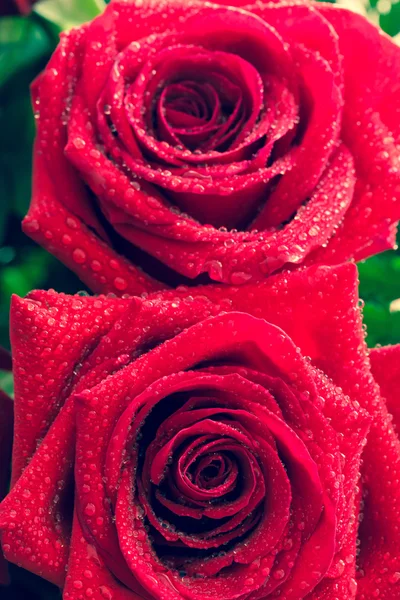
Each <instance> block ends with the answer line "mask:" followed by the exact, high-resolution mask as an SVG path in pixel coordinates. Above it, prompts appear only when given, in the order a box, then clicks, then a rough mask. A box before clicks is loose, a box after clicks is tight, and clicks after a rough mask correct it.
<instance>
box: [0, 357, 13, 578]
mask: <svg viewBox="0 0 400 600" xmlns="http://www.w3.org/2000/svg"><path fill="white" fill-rule="evenodd" d="M11 366H12V363H11V354H10V353H9V352H7V351H6V350H4V349H3V348H1V347H0V370H1V371H11ZM12 438H13V402H12V400H11V398H9V396H8V395H7V394H6V393H5V392H4V391H3V390H1V389H0V500H3V498H4V497H5V496H6V494H7V491H8V484H9V477H10V473H9V465H10V461H11V448H12ZM7 583H8V571H7V563H6V561H5V559H4V556H3V553H2V552H1V549H0V585H5V584H7Z"/></svg>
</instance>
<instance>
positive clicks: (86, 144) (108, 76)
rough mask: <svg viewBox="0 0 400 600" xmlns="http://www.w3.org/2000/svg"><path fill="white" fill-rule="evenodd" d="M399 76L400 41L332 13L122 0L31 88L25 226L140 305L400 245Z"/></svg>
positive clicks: (82, 272) (91, 281) (59, 53)
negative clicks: (202, 286) (147, 295)
mask: <svg viewBox="0 0 400 600" xmlns="http://www.w3.org/2000/svg"><path fill="white" fill-rule="evenodd" d="M225 4H234V5H235V6H227V5H225ZM399 73H400V49H399V48H398V47H397V46H396V45H395V44H394V43H393V42H392V41H391V40H390V38H389V37H387V36H385V35H384V34H382V32H380V31H379V30H378V29H377V28H376V27H375V26H373V25H371V24H370V23H368V22H367V20H366V19H364V18H363V17H360V16H359V15H356V14H353V13H351V12H349V11H346V10H344V9H338V8H336V7H333V6H332V5H330V4H329V5H328V4H320V3H313V2H311V3H309V2H299V3H298V2H293V3H290V2H289V3H287V2H283V3H262V2H257V3H255V4H253V5H245V4H244V3H243V6H242V3H241V2H240V1H238V2H236V1H235V0H232V3H230V2H228V3H225V2H222V4H212V3H208V2H207V3H206V2H202V1H197V0H194V1H191V0H190V1H187V0H175V1H171V2H163V1H159V0H154V1H152V0H144V1H143V0H136V1H126V0H125V1H122V0H114V1H113V2H111V4H110V5H109V6H108V7H107V8H106V9H105V12H104V13H103V14H102V15H101V16H99V17H98V18H96V19H95V20H94V21H93V22H91V23H89V24H85V25H83V26H82V27H79V28H77V29H73V30H72V31H70V32H69V33H68V34H64V35H63V36H62V38H61V42H60V45H59V47H58V49H57V50H56V52H55V53H54V56H53V57H52V59H51V61H50V63H49V65H48V67H47V68H46V70H45V71H44V73H43V74H42V75H41V76H40V77H39V78H38V80H37V81H36V82H35V84H34V86H33V103H34V110H35V113H36V118H37V125H38V129H37V140H36V146H35V152H34V154H35V156H34V159H35V167H34V184H33V197H32V203H31V207H30V210H29V214H28V216H27V218H26V219H25V223H24V230H25V231H26V233H28V234H29V235H30V236H31V237H33V238H34V239H35V240H37V241H38V242H39V243H41V244H43V245H44V246H45V247H46V248H47V249H48V250H49V251H51V252H52V253H54V254H55V255H56V256H57V257H58V258H60V259H61V260H62V261H64V262H65V263H66V264H67V265H68V266H69V268H71V269H73V270H74V271H75V272H76V273H77V274H78V275H79V277H80V278H81V279H82V280H83V281H84V282H86V284H87V285H88V286H89V287H90V288H91V289H92V290H94V291H96V292H109V291H111V292H114V293H121V292H122V293H128V292H129V293H133V294H136V293H141V292H142V291H144V290H145V289H147V288H149V287H151V288H152V289H153V290H155V289H159V288H160V287H165V286H175V285H177V284H182V283H185V284H188V283H189V282H190V281H193V280H195V281H196V282H197V283H199V282H200V283H207V282H209V281H210V279H211V280H215V281H221V282H224V283H231V284H234V285H237V284H242V283H244V282H249V281H259V280H262V279H264V278H265V276H266V275H268V274H270V273H273V272H276V271H279V270H282V269H283V268H287V267H290V268H293V267H294V266H296V265H298V264H300V263H304V262H308V263H316V262H317V263H324V264H333V263H339V262H342V261H344V260H348V259H356V260H360V259H363V258H365V257H367V256H369V255H371V254H374V253H377V252H380V251H382V250H385V249H387V248H390V247H392V246H393V244H394V240H395V223H396V221H398V220H399V218H400V201H399V198H400V180H399V175H398V171H396V165H397V166H398V160H399V152H398V146H396V144H398V143H399V141H400V125H399V124H400V116H399V108H398V107H399V106H400V97H399V89H400V88H399V85H398V76H399ZM135 265H137V266H138V267H140V270H139V269H138V268H137V266H135Z"/></svg>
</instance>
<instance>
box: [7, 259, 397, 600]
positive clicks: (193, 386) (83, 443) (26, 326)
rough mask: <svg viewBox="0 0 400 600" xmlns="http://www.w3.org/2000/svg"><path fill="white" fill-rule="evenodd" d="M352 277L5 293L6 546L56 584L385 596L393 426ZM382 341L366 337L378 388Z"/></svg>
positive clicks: (85, 593)
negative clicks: (9, 377)
mask: <svg viewBox="0 0 400 600" xmlns="http://www.w3.org/2000/svg"><path fill="white" fill-rule="evenodd" d="M356 278H357V274H356V270H355V267H354V266H353V265H345V266H340V267H317V268H316V267H311V268H309V269H307V270H302V271H298V272H295V273H292V274H290V275H289V276H282V275H278V276H275V277H271V278H269V279H267V280H266V281H265V282H264V283H262V284H260V285H259V286H255V285H249V286H246V288H242V290H243V291H245V292H246V293H243V294H238V290H237V288H230V287H228V286H225V287H224V286H222V287H213V286H205V287H203V288H199V289H197V290H196V291H195V293H194V294H192V293H189V291H187V290H186V291H185V290H181V291H179V292H161V293H155V294H152V295H149V296H148V297H144V298H121V299H118V298H116V297H105V296H99V297H97V298H96V297H95V298H91V297H88V296H82V297H80V296H67V295H63V294H57V293H55V292H54V291H49V292H45V291H36V292H32V293H31V294H29V296H28V297H27V298H26V299H20V298H17V297H15V298H14V301H13V306H12V311H11V335H12V344H13V353H14V372H15V435H14V450H13V487H12V491H11V492H10V493H9V495H8V496H7V497H6V499H5V500H4V501H3V503H2V505H1V507H0V526H1V529H2V546H3V550H4V553H5V555H6V557H7V559H8V560H10V561H12V562H16V563H18V564H20V565H22V566H23V567H24V568H26V569H29V570H31V571H33V572H35V573H38V574H39V575H41V576H42V577H45V578H46V579H48V580H50V581H52V582H54V583H56V584H58V585H59V586H61V587H64V595H63V598H64V599H66V600H82V599H86V598H96V599H99V600H102V599H104V598H106V599H114V600H138V599H144V600H152V599H154V600H183V599H184V600H210V599H212V598H214V599H216V598H218V600H233V599H240V600H261V599H264V598H274V597H279V598H280V599H285V600H299V599H302V598H307V599H309V600H310V599H312V600H336V599H340V600H350V599H354V598H357V599H358V600H371V598H375V597H377V598H385V600H391V599H393V600H394V599H395V598H398V594H399V590H400V587H399V586H400V552H399V548H400V539H399V538H400V532H399V525H400V508H399V503H400V482H399V469H400V444H399V439H398V437H397V434H396V431H395V429H394V427H393V425H392V422H391V417H389V414H388V411H387V408H386V405H385V400H383V398H381V396H380V391H379V388H378V386H377V384H376V383H375V381H374V379H373V377H372V375H371V371H370V363H369V359H368V353H367V349H366V346H365V343H364V340H363V337H364V333H363V329H362V322H361V316H360V310H359V307H358V298H357V281H356ZM399 353H400V349H399V347H394V348H392V349H381V350H376V351H373V355H372V356H373V367H374V370H375V373H376V378H377V381H381V380H383V381H384V388H383V391H384V393H385V394H386V395H387V397H388V401H389V402H390V403H391V404H390V406H394V407H395V406H397V405H398V402H397V395H398V390H399V381H400V376H399V373H400V371H399V368H398V365H399ZM394 398H396V400H394ZM396 403H397V404H396ZM396 414H397V415H398V410H397V413H395V415H396ZM366 440H368V441H367V445H366V446H365V443H366ZM361 455H362V460H363V467H362V479H361V480H360V464H361ZM360 523H361V524H360ZM357 555H358V557H357Z"/></svg>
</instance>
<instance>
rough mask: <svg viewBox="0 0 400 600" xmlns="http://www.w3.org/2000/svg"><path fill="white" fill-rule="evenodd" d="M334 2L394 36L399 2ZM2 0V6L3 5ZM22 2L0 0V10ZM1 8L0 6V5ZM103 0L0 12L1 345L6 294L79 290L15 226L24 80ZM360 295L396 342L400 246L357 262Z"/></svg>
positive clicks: (376, 332) (26, 158)
mask: <svg viewBox="0 0 400 600" xmlns="http://www.w3.org/2000/svg"><path fill="white" fill-rule="evenodd" d="M367 1H368V0H365V1H364V0H340V2H339V3H340V4H342V5H343V6H346V7H351V8H352V9H354V10H357V11H358V12H364V14H367V15H368V17H369V18H370V19H371V20H372V21H374V22H375V23H380V25H381V26H382V28H383V29H384V30H385V31H386V32H388V33H389V34H390V35H393V36H397V38H399V37H400V1H397V2H395V1H392V2H391V0H370V2H371V4H368V3H365V2H367ZM3 3H4V4H3ZM17 4H18V5H20V6H28V4H29V2H28V0H0V14H1V13H2V12H5V10H6V9H5V7H6V6H7V7H8V9H10V7H11V6H12V5H13V6H14V11H15V13H17V8H16V7H17ZM3 6H4V8H2V7H3ZM103 7H104V1H103V0H41V1H39V2H36V3H34V9H33V12H32V13H31V14H30V15H29V16H21V15H18V14H14V15H11V16H0V131H1V139H0V344H1V345H3V346H6V347H7V346H8V306H9V299H10V295H11V294H12V293H16V294H19V295H25V294H26V293H27V292H28V291H29V290H31V289H32V288H38V287H39V288H49V287H52V288H55V289H57V290H58V291H65V292H72V293H73V292H77V291H79V290H81V289H82V288H83V285H82V283H80V282H79V280H78V279H77V278H76V277H75V276H74V275H73V274H72V273H71V272H70V271H68V270H67V269H66V268H65V267H64V266H63V265H62V264H61V263H59V262H58V261H57V260H56V259H55V258H53V257H52V256H50V255H49V254H48V253H47V252H45V251H44V250H42V249H41V248H39V247H38V246H37V245H36V244H34V243H33V242H31V241H30V240H29V239H28V238H27V237H26V236H25V235H24V234H23V233H22V232H21V226H20V222H21V218H22V217H23V216H24V215H25V214H26V211H27V208H28V204H29V199H30V182H31V148H32V140H33V136H34V119H33V116H32V111H31V106H30V98H29V83H30V82H31V81H32V79H33V78H34V77H35V75H36V74H37V73H38V72H39V71H40V70H41V69H42V68H43V66H44V65H45V63H46V61H47V60H48V58H49V56H50V54H51V52H52V50H53V49H54V47H55V45H56V44H57V39H58V35H59V32H60V31H61V30H63V29H68V28H70V27H71V26H73V25H76V24H79V23H82V22H84V21H85V20H88V19H91V18H92V17H93V16H95V15H96V14H97V13H98V12H100V11H101V10H102V8H103ZM360 277H361V296H362V298H363V299H364V300H365V309H364V314H365V320H366V324H367V327H368V343H369V344H370V345H372V346H373V345H376V344H378V343H380V344H387V343H394V342H399V341H400V300H399V302H398V303H397V304H396V302H395V301H396V300H397V299H398V298H400V252H399V251H397V252H387V253H385V254H383V255H381V256H377V257H374V258H372V259H370V260H368V261H366V262H365V263H363V264H361V265H360Z"/></svg>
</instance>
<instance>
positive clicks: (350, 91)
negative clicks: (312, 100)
mask: <svg viewBox="0 0 400 600" xmlns="http://www.w3.org/2000/svg"><path fill="white" fill-rule="evenodd" d="M319 10H320V11H321V13H322V14H323V15H324V17H325V18H326V19H328V20H329V21H330V22H331V23H332V25H333V27H334V29H335V31H336V32H337V34H338V37H339V47H340V51H341V53H342V55H343V60H344V63H343V64H344V74H345V104H344V114H343V128H342V139H343V141H344V142H345V144H346V145H347V146H348V148H349V149H350V150H351V152H352V154H353V156H354V158H355V161H356V169H357V176H358V184H357V188H356V192H355V197H354V200H353V204H352V207H351V209H350V211H349V213H348V214H347V216H346V219H345V220H344V222H343V225H342V226H341V227H340V229H339V230H338V232H337V234H336V236H335V237H334V238H333V239H332V241H331V242H330V243H329V244H328V247H327V248H326V250H324V249H322V250H320V251H318V252H317V253H316V255H315V257H314V259H315V260H317V261H318V262H320V261H324V262H327V261H329V262H332V261H335V262H338V261H341V260H344V259H348V258H350V257H352V256H354V257H355V258H356V260H360V259H363V258H366V257H367V256H370V255H371V254H374V253H376V252H381V251H382V250H386V249H387V248H392V247H393V245H394V243H395V235H394V226H395V223H396V222H397V221H398V220H399V217H400V200H399V198H400V175H399V166H400V155H399V151H398V144H399V141H400V85H399V82H398V78H396V77H393V73H398V72H399V71H400V52H399V48H398V46H396V45H395V44H394V43H393V41H392V40H391V39H390V38H389V37H388V36H386V35H385V34H383V33H382V32H381V31H380V30H379V29H378V28H377V27H375V26H374V25H372V24H370V23H369V22H368V21H367V20H366V19H364V18H363V17H361V16H360V15H357V14H355V13H353V12H350V11H347V10H344V9H339V10H338V9H337V8H336V7H335V8H333V7H332V6H331V5H328V4H326V5H320V7H319ZM360 90H363V93H360Z"/></svg>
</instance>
